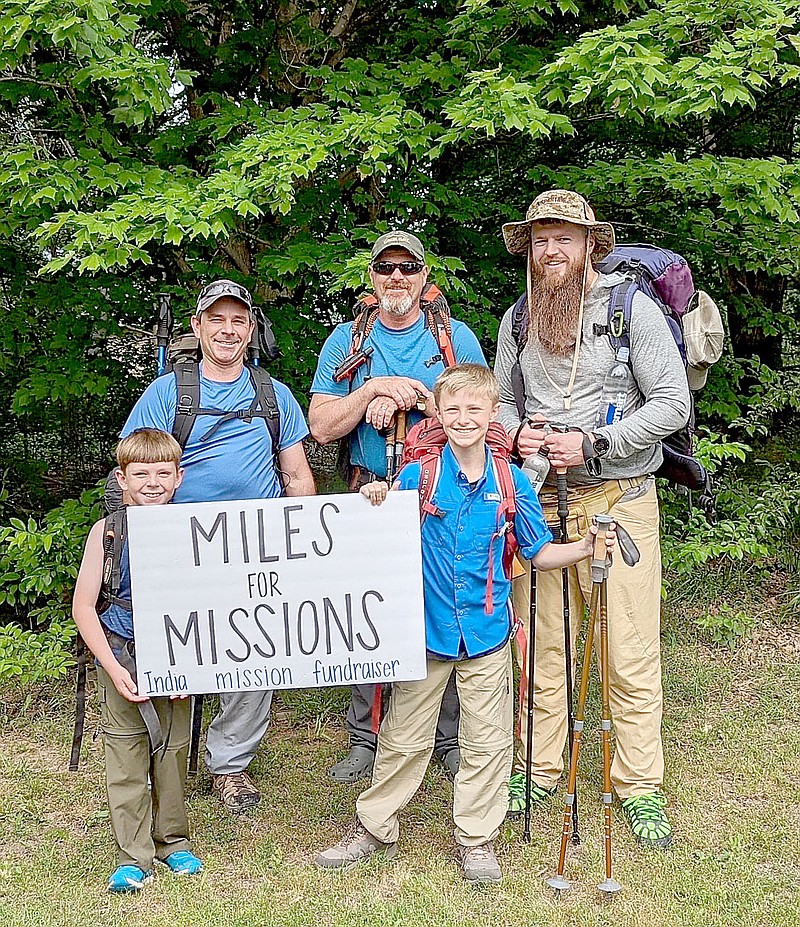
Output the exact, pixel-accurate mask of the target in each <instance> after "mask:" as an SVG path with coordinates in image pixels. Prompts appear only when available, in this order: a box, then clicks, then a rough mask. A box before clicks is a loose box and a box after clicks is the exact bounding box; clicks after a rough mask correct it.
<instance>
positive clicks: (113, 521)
mask: <svg viewBox="0 0 800 927" xmlns="http://www.w3.org/2000/svg"><path fill="white" fill-rule="evenodd" d="M127 534H128V513H127V509H126V507H125V506H123V507H122V508H121V509H117V510H116V511H115V512H111V513H109V514H108V515H106V519H105V523H104V525H103V572H102V575H101V578H100V592H99V593H98V596H97V606H96V607H97V614H98V615H102V614H103V612H104V611H105V610H106V609H107V608H108V606H109V605H119V606H121V607H122V608H126V609H128V610H129V611H130V608H131V600H130V599H122V598H120V596H119V587H120V583H121V578H120V571H121V564H122V547H123V545H124V543H125V538H126V536H127Z"/></svg>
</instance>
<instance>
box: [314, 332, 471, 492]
mask: <svg viewBox="0 0 800 927" xmlns="http://www.w3.org/2000/svg"><path fill="white" fill-rule="evenodd" d="M451 325H452V341H453V351H454V352H455V355H456V360H457V361H458V362H459V363H460V364H466V363H473V364H483V365H484V366H486V358H485V357H484V356H483V351H482V350H481V346H480V345H479V344H478V339H477V338H476V337H475V335H473V333H472V332H471V331H470V329H469V328H467V326H466V325H465V324H464V323H463V322H457V321H455V319H453V320H452V321H451ZM352 342H353V323H352V322H342V323H341V324H340V325H337V326H336V328H335V329H334V330H333V331H332V332H331V334H330V335H329V336H328V339H327V341H326V342H325V344H324V345H323V346H322V351H321V353H320V355H319V363H318V364H317V371H316V373H315V374H314V382H313V383H312V384H311V392H312V393H323V394H325V395H327V396H347V395H348V393H350V392H352V391H353V390H355V389H358V387H359V386H361V385H363V383H364V380H365V379H366V378H367V377H368V376H369V377H411V378H412V379H414V380H419V381H420V382H421V383H424V384H425V386H427V387H428V389H432V388H433V384H434V383H435V382H436V378H437V377H438V376H439V374H440V373H441V372H442V371H443V370H444V369H445V366H444V360H443V359H442V355H441V353H440V351H439V345H438V344H437V343H436V339H435V338H434V337H433V335H432V334H431V332H430V330H429V329H428V328H427V326H426V325H425V316H424V315H421V316H420V317H419V319H417V321H416V322H415V323H414V324H413V325H409V327H408V328H403V329H393V328H387V327H386V326H385V325H384V324H383V323H382V322H381V320H380V319H378V320H377V321H376V322H375V326H374V328H373V329H372V331H371V332H370V334H369V337H368V338H367V339H366V340H365V341H364V347H367V346H369V347H371V348H373V349H374V353H373V354H372V356H371V357H370V359H369V360H368V361H367V363H366V364H362V366H361V367H360V368H359V369H358V370H357V371H356V374H355V376H354V377H353V380H352V382H351V383H348V382H347V380H343V381H342V382H341V383H335V382H334V379H333V372H334V370H335V369H336V368H337V367H338V366H339V364H340V363H341V362H342V361H343V360H344V358H345V357H347V356H348V354H349V353H350V346H351V344H352ZM422 417H423V416H422V413H421V412H418V411H416V410H412V411H411V412H410V413H409V420H408V427H409V428H410V427H411V426H412V425H414V424H415V423H416V422H418V421H419V420H420V419H421V418H422ZM350 462H351V463H352V464H354V465H355V466H358V467H364V468H365V469H367V470H371V471H372V472H373V473H375V474H376V475H377V476H386V441H385V438H384V437H383V435H381V434H379V433H378V432H377V431H376V430H375V429H374V428H373V427H372V425H368V424H367V423H366V422H365V421H362V422H361V423H360V424H359V426H358V427H357V428H356V430H355V431H354V432H353V434H352V436H351V438H350Z"/></svg>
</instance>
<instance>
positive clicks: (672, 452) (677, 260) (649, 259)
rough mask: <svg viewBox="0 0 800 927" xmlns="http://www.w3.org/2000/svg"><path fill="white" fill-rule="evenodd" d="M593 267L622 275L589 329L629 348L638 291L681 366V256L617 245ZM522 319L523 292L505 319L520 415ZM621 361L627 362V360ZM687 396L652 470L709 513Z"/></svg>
mask: <svg viewBox="0 0 800 927" xmlns="http://www.w3.org/2000/svg"><path fill="white" fill-rule="evenodd" d="M597 270H599V271H600V272H601V273H604V274H611V273H619V274H622V275H623V276H624V277H625V279H624V280H623V281H622V282H621V283H618V284H617V285H616V286H614V287H612V289H611V293H610V298H609V304H608V320H607V323H606V324H605V325H599V324H595V326H594V333H595V335H607V336H608V338H609V341H610V342H611V346H612V348H613V350H614V353H615V355H618V354H619V349H620V348H628V349H630V320H631V311H632V306H633V299H634V296H635V295H636V293H637V292H643V293H644V294H645V295H647V296H649V297H650V299H652V300H653V302H655V303H656V305H657V306H658V307H659V308H660V309H661V311H662V312H663V314H664V318H665V319H666V321H667V326H668V328H669V330H670V333H671V334H672V337H673V339H674V341H675V344H676V345H677V346H678V350H679V352H680V355H681V360H682V361H683V365H684V369H686V368H687V363H688V362H687V354H686V345H685V342H684V335H683V325H682V319H683V317H684V316H685V315H686V314H687V313H689V312H693V311H694V310H695V309H696V308H697V305H698V300H699V296H698V293H697V291H696V290H695V287H694V281H693V279H692V272H691V269H690V267H689V264H688V263H687V261H686V259H685V258H683V257H682V256H681V255H680V254H677V253H676V252H674V251H669V250H667V249H666V248H659V247H657V246H655V245H646V244H633V245H621V246H619V247H617V248H615V249H614V250H613V251H612V252H611V254H609V255H608V257H606V258H604V259H603V260H602V261H601V262H600V263H599V264H598V265H597ZM528 321H529V316H528V301H527V296H526V294H525V293H523V294H522V295H521V296H520V297H519V299H518V300H517V301H516V303H515V304H514V306H513V309H512V319H511V331H512V335H513V337H514V341H515V343H516V345H517V360H516V362H515V364H514V366H513V368H512V371H511V382H512V388H513V391H514V399H515V402H516V405H517V411H518V414H519V416H520V418H522V419H524V417H525V390H524V383H523V378H522V369H521V367H520V363H519V355H520V353H521V352H522V349H523V348H524V347H525V344H526V342H527V339H528ZM629 356H630V355H629ZM627 363H628V365H629V366H630V360H628V361H627ZM687 377H688V374H687ZM689 396H690V399H691V410H690V414H689V421H688V422H687V424H686V425H685V426H684V427H683V428H681V429H679V430H678V431H676V432H674V433H673V434H671V435H668V436H667V437H666V438H664V439H663V441H662V442H661V446H662V450H663V454H664V460H663V463H662V464H661V466H660V467H659V469H658V470H657V471H656V474H655V475H656V476H660V477H663V478H665V479H667V480H668V481H669V482H670V483H672V484H675V485H680V486H685V487H686V488H688V489H690V490H700V491H701V495H700V499H699V503H700V506H701V507H702V508H703V509H704V510H705V511H706V513H707V514H708V515H709V516H710V515H711V513H712V511H713V505H714V499H713V493H712V488H711V478H710V476H709V475H708V472H707V471H706V469H705V467H704V466H703V465H702V464H701V463H700V461H699V460H697V458H696V457H695V456H694V454H693V444H694V432H695V414H694V398H693V396H692V392H691V390H690V393H689Z"/></svg>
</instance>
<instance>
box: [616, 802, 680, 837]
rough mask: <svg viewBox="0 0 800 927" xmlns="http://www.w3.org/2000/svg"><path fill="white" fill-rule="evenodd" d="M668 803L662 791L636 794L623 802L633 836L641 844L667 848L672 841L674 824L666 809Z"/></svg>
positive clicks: (623, 808)
mask: <svg viewBox="0 0 800 927" xmlns="http://www.w3.org/2000/svg"><path fill="white" fill-rule="evenodd" d="M666 804H667V799H666V797H665V796H664V795H662V794H661V792H650V793H649V794H648V795H634V796H633V797H632V798H626V799H625V800H624V801H623V802H622V810H623V811H624V813H625V817H626V818H627V819H628V824H630V827H631V830H632V831H633V836H634V837H635V838H636V842H637V843H639V844H641V846H643V847H659V848H661V849H666V848H667V847H668V846H670V844H671V843H672V825H671V824H670V823H669V818H668V817H667V814H666V812H665V811H664V808H665V806H666Z"/></svg>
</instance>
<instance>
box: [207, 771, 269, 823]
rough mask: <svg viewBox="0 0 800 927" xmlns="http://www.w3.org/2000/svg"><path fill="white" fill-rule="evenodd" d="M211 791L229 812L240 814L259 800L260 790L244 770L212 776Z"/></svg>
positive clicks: (253, 806)
mask: <svg viewBox="0 0 800 927" xmlns="http://www.w3.org/2000/svg"><path fill="white" fill-rule="evenodd" d="M211 791H212V792H213V793H214V794H215V795H216V796H217V798H219V800H220V801H221V802H222V804H223V807H224V808H225V810H226V811H230V813H231V814H242V812H244V811H248V810H249V809H250V808H255V806H256V805H257V804H258V803H259V802H260V801H261V792H259V791H258V787H257V786H256V784H255V782H253V780H252V779H251V778H250V776H248V775H247V773H246V772H244V771H242V772H238V773H228V774H223V775H219V776H212V778H211Z"/></svg>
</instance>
